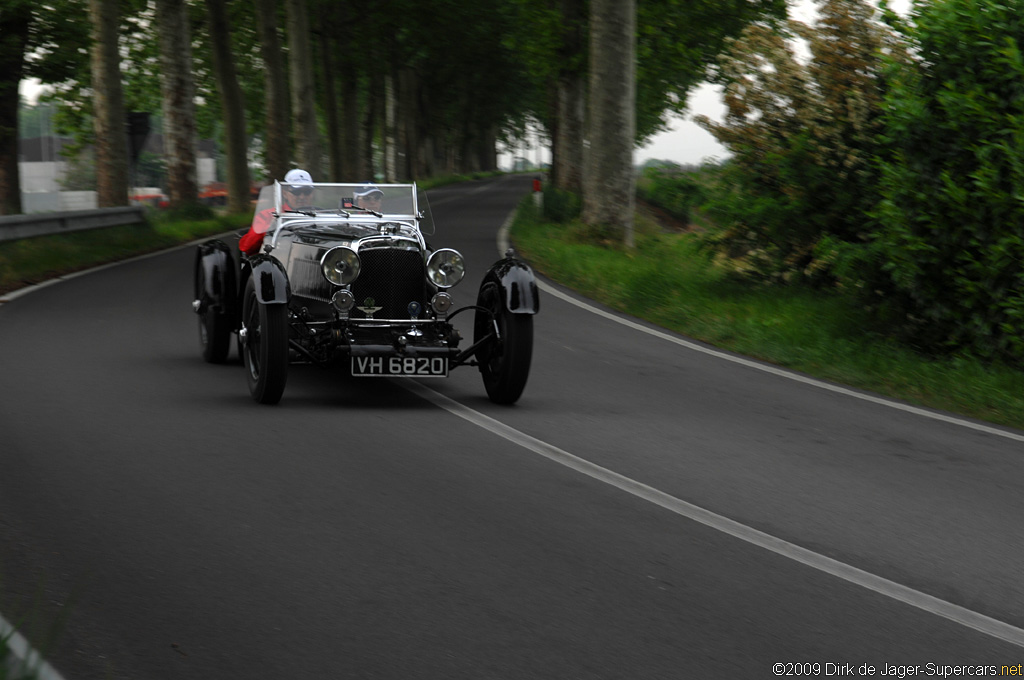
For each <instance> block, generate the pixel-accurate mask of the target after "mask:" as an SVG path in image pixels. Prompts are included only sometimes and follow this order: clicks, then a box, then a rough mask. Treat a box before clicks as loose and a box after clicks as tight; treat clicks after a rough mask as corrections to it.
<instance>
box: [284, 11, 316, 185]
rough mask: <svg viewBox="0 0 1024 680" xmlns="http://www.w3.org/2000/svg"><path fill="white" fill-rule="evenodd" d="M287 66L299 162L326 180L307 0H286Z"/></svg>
mask: <svg viewBox="0 0 1024 680" xmlns="http://www.w3.org/2000/svg"><path fill="white" fill-rule="evenodd" d="M285 4H286V6H287V8H288V54H289V60H288V67H289V71H290V73H291V81H292V117H293V118H294V119H295V147H296V151H297V155H298V160H299V165H300V166H301V167H302V168H303V169H304V170H306V171H308V172H309V174H311V175H312V176H313V181H314V182H321V181H323V171H322V168H321V162H320V134H319V131H318V129H317V117H316V90H315V88H314V86H313V49H312V46H311V45H312V41H313V40H312V34H311V33H310V32H309V10H308V8H307V6H306V0H287V1H286V3H285Z"/></svg>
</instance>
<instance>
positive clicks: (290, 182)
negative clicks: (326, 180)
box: [238, 168, 313, 255]
mask: <svg viewBox="0 0 1024 680" xmlns="http://www.w3.org/2000/svg"><path fill="white" fill-rule="evenodd" d="M312 194H313V178H312V177H311V176H310V174H309V173H308V172H306V171H305V170H301V169H299V168H292V169H291V170H289V171H288V173H287V174H286V175H285V176H284V182H282V183H281V208H282V209H283V210H292V209H293V207H297V206H303V205H309V197H310V196H311V195H312ZM273 219H274V208H273V207H270V208H266V209H265V210H261V211H260V212H258V213H256V215H255V217H253V219H252V226H250V227H249V232H248V233H247V234H246V235H245V236H243V237H242V238H241V239H240V240H239V241H238V249H239V250H241V251H242V252H243V253H245V254H246V255H255V254H256V253H258V252H259V250H260V244H261V243H263V234H265V233H266V232H267V231H269V230H270V223H271V221H272V220H273Z"/></svg>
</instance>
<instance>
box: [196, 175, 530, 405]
mask: <svg viewBox="0 0 1024 680" xmlns="http://www.w3.org/2000/svg"><path fill="white" fill-rule="evenodd" d="M311 186H312V189H313V193H312V196H311V197H310V198H309V199H308V201H303V202H304V203H307V204H305V205H301V206H291V205H289V204H288V202H287V201H286V200H285V197H289V196H290V194H287V193H283V191H282V188H283V185H281V184H279V183H276V182H275V183H274V184H273V185H269V186H266V187H264V188H263V190H262V192H261V193H260V198H259V201H258V203H257V206H256V219H255V220H254V225H263V229H261V230H264V231H265V234H264V236H263V246H262V249H261V251H260V252H259V253H258V254H255V255H253V256H244V255H240V254H239V253H238V249H237V247H236V246H234V244H232V245H229V244H227V243H225V242H224V241H222V240H217V239H214V240H210V241H207V242H205V243H203V244H201V245H200V246H199V247H198V251H197V253H196V260H195V298H194V301H193V303H192V306H193V309H194V310H195V312H196V313H197V314H198V315H199V340H200V346H201V348H202V354H203V358H204V359H205V360H206V361H208V362H211V363H221V362H224V361H226V359H227V357H228V354H229V352H230V347H231V338H232V336H233V335H234V336H237V338H238V344H239V349H240V352H241V355H242V360H243V363H244V364H245V373H246V376H247V378H248V382H249V391H250V393H251V394H252V397H253V399H255V400H256V401H257V402H260V403H263V404H274V403H277V402H278V401H279V400H280V399H281V395H282V394H283V392H284V388H285V383H286V381H287V377H288V366H289V364H290V363H296V362H303V363H312V364H317V365H324V366H326V365H331V364H336V363H338V362H340V363H341V364H342V365H343V366H347V368H348V369H350V371H351V374H352V375H353V376H365V377H379V376H385V377H386V376H409V377H416V378H441V377H446V376H447V375H448V372H449V371H450V370H451V369H452V368H455V367H457V366H463V365H470V366H478V367H479V369H480V372H481V373H482V375H483V381H484V387H485V388H486V390H487V395H488V396H489V397H490V399H491V400H492V401H494V402H496V403H499V404H511V403H513V402H515V401H516V400H517V399H519V396H520V395H521V394H522V392H523V388H524V387H525V385H526V380H527V377H528V375H529V372H530V360H531V356H532V353H533V315H534V314H536V313H537V311H538V309H539V298H538V296H537V284H536V280H535V278H534V274H533V271H532V270H531V269H530V267H529V266H528V265H526V264H525V263H524V262H522V261H521V260H519V259H517V258H516V257H515V255H514V253H512V252H511V250H510V251H509V252H508V253H506V256H505V258H504V259H501V260H499V261H498V262H496V263H495V264H494V265H493V266H491V267H490V269H489V270H488V271H487V273H486V274H485V275H484V277H483V280H482V282H481V284H480V289H479V292H478V294H477V300H476V304H475V305H473V306H469V307H463V308H461V309H457V310H453V309H452V306H453V301H452V297H451V295H450V294H449V293H448V290H449V289H450V288H451V287H452V286H455V285H456V284H458V283H459V281H461V280H462V278H463V276H464V274H465V263H464V261H463V258H462V255H460V254H459V253H458V252H456V251H455V250H452V249H449V248H441V249H437V250H435V249H432V248H431V247H430V246H429V245H428V244H427V242H426V240H425V237H424V234H426V235H430V234H432V233H433V223H432V220H431V218H430V212H429V206H428V205H427V202H426V194H425V193H423V192H422V191H417V188H416V185H415V184H380V185H360V184H314V185H311ZM284 190H285V191H287V190H288V189H287V188H285V189H284ZM368 194H372V195H371V198H373V197H375V198H377V199H378V200H379V201H380V202H379V203H367V202H366V201H364V200H363V198H364V197H365V196H366V195H368ZM380 199H382V200H380ZM363 206H368V207H363ZM257 228H258V226H257ZM467 310H473V312H474V319H473V341H472V343H471V344H469V346H468V347H466V348H465V349H459V343H460V340H461V336H460V333H459V331H458V329H456V328H455V327H454V326H453V325H452V319H453V317H455V316H456V315H458V314H460V313H462V312H464V311H467Z"/></svg>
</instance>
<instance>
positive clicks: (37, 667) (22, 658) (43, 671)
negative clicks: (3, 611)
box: [0, 616, 64, 680]
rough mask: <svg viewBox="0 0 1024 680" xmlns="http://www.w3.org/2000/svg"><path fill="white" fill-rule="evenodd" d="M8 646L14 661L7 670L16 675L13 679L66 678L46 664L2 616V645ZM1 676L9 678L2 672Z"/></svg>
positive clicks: (0, 627) (0, 621)
mask: <svg viewBox="0 0 1024 680" xmlns="http://www.w3.org/2000/svg"><path fill="white" fill-rule="evenodd" d="M5 642H6V644H7V648H8V649H10V650H11V654H13V655H14V659H13V660H8V661H7V662H6V663H7V664H9V665H8V667H7V670H8V671H9V672H12V673H14V674H15V675H13V676H12V677H17V678H20V677H26V678H27V677H31V678H38V680H64V677H63V676H62V675H61V674H60V673H58V672H57V670H56V669H55V668H54V667H53V666H51V665H50V664H48V663H46V661H45V660H44V659H43V657H42V656H40V655H39V652H37V651H36V650H34V649H32V647H31V646H30V645H29V644H28V641H27V640H26V639H25V638H24V637H23V636H22V634H21V633H19V632H18V631H17V630H15V628H14V626H12V625H11V624H9V623H7V621H6V620H5V619H4V617H2V616H0V644H3V643H5ZM0 676H2V677H7V676H6V674H4V673H2V672H0Z"/></svg>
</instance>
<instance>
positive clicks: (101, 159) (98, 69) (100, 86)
mask: <svg viewBox="0 0 1024 680" xmlns="http://www.w3.org/2000/svg"><path fill="white" fill-rule="evenodd" d="M89 19H90V22H91V28H92V31H91V33H92V52H91V65H92V69H91V70H92V89H93V129H94V130H95V142H94V146H95V150H96V203H97V205H98V206H99V207H100V208H109V207H114V206H121V205H128V138H127V132H126V124H127V123H126V117H125V110H124V96H123V94H122V89H121V68H120V61H121V55H120V50H119V45H118V30H119V26H120V12H119V11H118V0H89Z"/></svg>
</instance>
